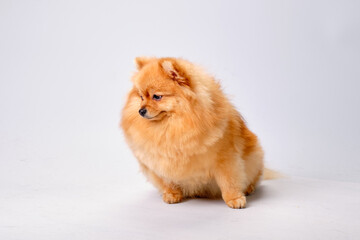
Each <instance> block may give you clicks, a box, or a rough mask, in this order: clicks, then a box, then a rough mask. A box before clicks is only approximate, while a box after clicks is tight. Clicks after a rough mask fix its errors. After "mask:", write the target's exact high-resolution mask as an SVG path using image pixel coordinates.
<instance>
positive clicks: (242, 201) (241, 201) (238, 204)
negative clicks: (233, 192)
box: [226, 196, 246, 208]
mask: <svg viewBox="0 0 360 240" xmlns="http://www.w3.org/2000/svg"><path fill="white" fill-rule="evenodd" d="M226 204H227V205H228V206H229V207H231V208H244V207H245V205H246V197H245V196H240V197H238V198H235V199H232V200H229V201H227V202H226Z"/></svg>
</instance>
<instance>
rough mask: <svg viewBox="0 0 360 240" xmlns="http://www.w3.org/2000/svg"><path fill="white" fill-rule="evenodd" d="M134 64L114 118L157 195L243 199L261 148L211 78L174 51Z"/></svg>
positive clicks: (171, 199)
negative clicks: (134, 70)
mask: <svg viewBox="0 0 360 240" xmlns="http://www.w3.org/2000/svg"><path fill="white" fill-rule="evenodd" d="M136 64H137V68H138V71H137V73H135V75H134V76H133V78H132V81H133V84H134V86H133V88H132V90H131V91H130V93H129V96H128V100H127V103H126V105H125V107H124V109H123V114H122V120H121V126H122V128H123V130H124V133H125V137H126V140H127V142H128V144H129V146H130V148H131V149H132V151H133V153H134V155H135V156H136V158H137V159H138V161H139V163H140V167H141V169H142V171H143V173H144V174H145V175H146V176H147V178H148V179H149V180H150V182H152V183H153V184H154V185H155V186H156V187H157V188H158V189H159V190H160V191H161V193H162V197H163V200H164V201H165V202H167V203H178V202H180V201H181V200H182V199H184V198H191V197H218V196H222V198H223V199H224V201H225V202H226V204H227V205H228V206H229V207H231V208H243V207H245V205H246V197H245V195H247V194H250V193H252V192H253V191H254V190H255V187H256V185H257V183H258V182H259V179H260V178H261V176H262V174H263V170H264V167H263V150H262V148H261V146H260V144H259V141H258V139H257V137H256V135H255V134H254V133H252V132H251V131H250V130H249V129H248V128H247V126H246V124H245V122H244V120H243V119H242V117H241V115H240V114H239V113H238V112H237V111H236V109H235V108H234V106H233V105H232V104H231V103H230V102H229V100H228V99H227V97H226V96H225V95H224V93H223V92H222V90H221V88H220V85H219V83H217V82H216V81H215V80H214V78H213V77H212V76H210V75H208V74H207V73H206V72H205V71H203V70H202V69H201V68H199V67H198V66H196V65H194V64H192V63H190V62H188V61H185V60H182V59H177V58H145V57H140V58H136ZM154 95H155V96H154ZM159 98H160V99H159ZM140 109H143V111H144V112H145V110H146V113H145V114H144V112H143V113H142V114H143V116H141V115H140V114H139V110H140Z"/></svg>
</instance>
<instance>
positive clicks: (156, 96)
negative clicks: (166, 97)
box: [152, 94, 162, 101]
mask: <svg viewBox="0 0 360 240" xmlns="http://www.w3.org/2000/svg"><path fill="white" fill-rule="evenodd" d="M152 98H153V99H154V100H156V101H159V100H160V99H161V98H162V96H159V95H156V94H154V95H153V97H152Z"/></svg>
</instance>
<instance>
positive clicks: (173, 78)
mask: <svg viewBox="0 0 360 240" xmlns="http://www.w3.org/2000/svg"><path fill="white" fill-rule="evenodd" d="M135 62H136V65H137V69H138V72H137V73H136V74H135V75H134V77H133V83H134V90H135V91H136V93H137V94H138V97H139V99H140V100H141V101H139V102H140V105H139V110H138V111H139V114H140V115H141V116H142V117H144V118H146V119H148V120H152V121H154V120H162V119H164V118H165V117H169V116H171V115H172V114H174V113H176V112H178V111H179V108H181V110H184V107H186V106H185V105H188V104H185V103H184V101H187V99H188V96H187V95H188V94H187V93H189V92H191V84H190V80H189V77H188V76H187V74H186V72H185V71H184V69H182V68H181V67H180V65H179V64H178V62H177V60H176V59H174V58H145V57H138V58H136V60H135Z"/></svg>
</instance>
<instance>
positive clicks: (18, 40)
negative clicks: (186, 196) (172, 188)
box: [0, 0, 360, 231]
mask: <svg viewBox="0 0 360 240" xmlns="http://www.w3.org/2000/svg"><path fill="white" fill-rule="evenodd" d="M359 9H360V4H359V1H319V0H317V1H278V0H275V1H235V0H234V1H154V0H152V1H145V0H143V1H115V0H113V1H110V0H109V1H7V0H2V1H1V2H0V116H1V117H0V189H1V195H2V197H3V199H8V198H10V197H12V198H13V199H18V196H22V199H24V198H25V199H26V196H27V195H26V194H27V193H29V194H30V195H31V194H34V193H37V192H38V193H39V194H40V195H41V194H43V193H44V192H47V193H49V192H51V193H54V194H55V196H53V198H54V199H57V197H56V194H57V193H59V192H61V191H65V192H67V193H69V192H70V193H74V194H75V195H76V193H79V194H80V193H81V190H80V189H91V192H94V191H97V190H100V189H102V190H104V189H108V191H110V192H117V191H118V192H117V194H119V195H117V196H123V195H126V194H127V192H126V191H125V189H128V188H129V189H131V188H132V186H135V185H136V184H141V183H142V182H145V180H144V178H143V177H142V176H141V175H140V174H139V173H138V166H137V163H136V160H135V159H134V157H133V156H132V154H131V152H130V151H129V149H128V147H127V146H126V144H125V142H124V139H123V136H122V133H121V131H120V130H119V127H118V122H119V119H120V112H121V108H122V107H123V105H124V102H125V99H126V93H127V91H128V90H129V89H130V87H131V83H130V76H131V74H132V73H133V72H134V71H135V67H134V63H133V59H134V58H135V57H136V56H141V55H144V56H159V57H160V56H174V57H183V58H185V59H188V60H190V61H192V62H195V63H199V64H200V65H202V66H203V67H205V68H206V69H207V70H208V71H209V72H210V73H212V74H213V75H214V76H215V77H216V78H217V79H219V80H220V81H221V84H222V86H223V88H224V91H225V92H226V93H227V94H228V95H229V97H230V98H231V100H232V102H233V103H234V105H236V107H237V108H238V109H239V111H240V112H241V113H242V114H243V116H244V117H245V119H246V120H247V122H248V124H249V127H250V128H251V129H252V130H253V131H254V132H255V133H256V134H257V135H258V136H259V138H260V140H261V142H262V145H263V147H264V149H265V153H266V163H267V166H269V167H270V168H274V169H277V170H279V171H281V172H283V173H284V174H286V175H288V176H302V177H311V178H319V179H328V180H337V181H352V182H360V175H359V171H360V159H359V156H360V124H359V123H360V110H359V109H360V106H359V105H360V104H359V103H360V97H359V90H360V14H359ZM24 194H25V195H24ZM85 195H86V194H85ZM24 196H25V197H24ZM84 198H86V197H84ZM79 201H80V200H79ZM159 201H160V200H159ZM44 202H47V200H44ZM80 202H81V201H80ZM80 205H81V204H80ZM16 208H17V207H16ZM29 208H31V207H30V206H29ZM4 209H5V210H6V209H9V208H8V207H4ZM50 209H51V208H50ZM49 211H50V212H51V210H49ZM58 211H59V212H61V211H60V210H58ZM9 214H10V215H11V214H13V212H11V213H9ZM18 214H19V215H16V214H15V215H13V216H14V218H13V220H14V221H15V222H16V221H17V220H18V219H16V218H17V217H18V216H22V215H21V210H19V212H18ZM22 217H24V216H22ZM25 219H26V217H25ZM28 219H29V220H28V222H31V221H32V220H31V219H32V217H31V214H29V216H28ZM24 221H26V220H24ZM10 225H11V224H10ZM59 231H60V230H59Z"/></svg>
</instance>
